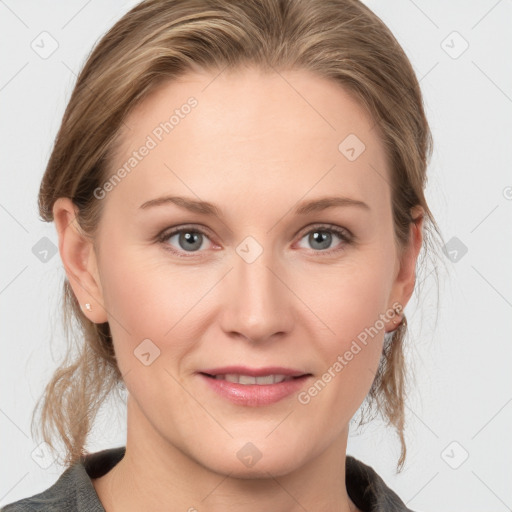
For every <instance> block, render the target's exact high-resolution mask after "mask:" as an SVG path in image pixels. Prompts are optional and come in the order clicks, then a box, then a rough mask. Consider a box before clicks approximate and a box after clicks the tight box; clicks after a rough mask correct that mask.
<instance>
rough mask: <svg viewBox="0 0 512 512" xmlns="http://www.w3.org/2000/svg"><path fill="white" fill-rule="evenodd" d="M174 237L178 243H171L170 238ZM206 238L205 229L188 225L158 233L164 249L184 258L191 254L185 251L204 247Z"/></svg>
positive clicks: (193, 250)
mask: <svg viewBox="0 0 512 512" xmlns="http://www.w3.org/2000/svg"><path fill="white" fill-rule="evenodd" d="M173 238H174V239H175V244H177V245H174V244H172V243H170V240H171V239H173ZM205 238H206V239H208V235H207V233H206V232H205V231H203V230H201V229H198V228H195V227H194V228H192V227H189V228H188V227H186V226H185V227H181V228H180V229H174V230H171V231H165V232H164V233H162V234H160V235H158V241H159V242H160V243H161V244H162V245H163V247H164V249H166V250H168V251H170V252H172V253H174V254H177V255H178V256H180V257H184V258H187V257H189V256H186V255H184V254H183V253H190V252H191V253H194V252H198V251H199V250H200V249H201V248H203V245H204V240H205Z"/></svg>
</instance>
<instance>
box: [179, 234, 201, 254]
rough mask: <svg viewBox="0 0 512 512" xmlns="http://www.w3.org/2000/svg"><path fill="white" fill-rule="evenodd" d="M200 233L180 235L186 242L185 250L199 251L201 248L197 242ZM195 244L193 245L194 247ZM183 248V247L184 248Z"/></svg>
mask: <svg viewBox="0 0 512 512" xmlns="http://www.w3.org/2000/svg"><path fill="white" fill-rule="evenodd" d="M200 235H201V233H193V232H188V233H182V236H183V238H184V239H185V240H186V242H187V243H186V244H185V245H186V248H188V249H194V250H196V249H199V248H200V247H201V241H199V243H198V242H197V241H198V239H199V236H200ZM194 244H195V245H194ZM184 248H185V247H184Z"/></svg>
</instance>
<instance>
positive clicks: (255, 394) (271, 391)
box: [197, 366, 312, 407]
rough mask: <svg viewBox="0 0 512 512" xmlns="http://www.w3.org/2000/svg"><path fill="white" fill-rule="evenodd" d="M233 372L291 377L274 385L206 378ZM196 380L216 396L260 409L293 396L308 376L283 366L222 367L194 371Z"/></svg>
mask: <svg viewBox="0 0 512 512" xmlns="http://www.w3.org/2000/svg"><path fill="white" fill-rule="evenodd" d="M229 373H236V374H242V375H251V376H253V377H260V376H263V375H269V374H279V375H286V376H289V377H294V378H293V379H292V380H287V381H283V382H279V383H276V384H237V383H234V382H228V381H226V380H220V379H215V378H212V377H210V376H208V375H214V376H215V375H225V374H229ZM197 375H198V377H199V378H200V379H201V380H202V381H203V382H204V383H205V384H206V385H207V386H208V387H209V388H210V389H211V390H213V391H214V392H215V393H216V394H218V395H220V396H221V397H223V398H225V399H227V400H229V401H230V402H232V403H234V404H236V405H242V406H246V407H261V406H264V405H270V404H273V403H276V402H279V401H280V400H283V399H284V398H286V397H288V396H290V395H292V394H294V393H297V392H298V391H299V390H300V389H301V388H302V387H303V386H304V383H305V382H306V381H307V380H308V379H309V378H310V377H311V376H312V375H311V374H310V373H305V372H302V371H300V370H294V369H290V368H283V367H277V366H273V367H267V368H247V367H242V366H226V367H223V368H215V369H210V370H204V371H200V372H197Z"/></svg>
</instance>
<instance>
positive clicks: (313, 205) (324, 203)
mask: <svg viewBox="0 0 512 512" xmlns="http://www.w3.org/2000/svg"><path fill="white" fill-rule="evenodd" d="M168 204H175V205H177V206H180V207H181V208H184V209H186V210H189V211H191V212H193V213H199V214H202V215H210V216H215V217H219V218H222V212H221V210H220V209H219V208H217V207H216V206H215V205H214V204H212V203H209V202H208V201H198V200H196V199H192V198H188V197H183V196H164V197H158V198H156V199H151V200H149V201H146V202H145V203H143V204H141V205H140V207H139V209H142V210H147V209H148V208H154V207H157V206H162V205H168ZM346 206H355V207H359V208H362V209H364V210H366V211H370V209H371V208H370V207H369V206H368V205H367V204H366V203H365V202H363V201H360V200H358V199H352V198H350V197H340V196H334V197H322V198H319V199H313V200H311V201H305V202H302V203H300V204H299V205H298V206H297V208H296V209H295V214H296V215H307V214H308V213H313V212H319V211H323V210H326V209H328V208H336V207H346Z"/></svg>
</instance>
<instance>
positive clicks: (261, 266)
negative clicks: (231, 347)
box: [221, 250, 294, 343]
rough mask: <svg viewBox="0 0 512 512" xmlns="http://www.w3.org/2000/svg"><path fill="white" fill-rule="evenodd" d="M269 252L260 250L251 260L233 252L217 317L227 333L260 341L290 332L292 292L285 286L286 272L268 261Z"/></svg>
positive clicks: (269, 259)
mask: <svg viewBox="0 0 512 512" xmlns="http://www.w3.org/2000/svg"><path fill="white" fill-rule="evenodd" d="M271 252H272V251H270V250H268V251H267V250H263V252H262V253H261V254H260V255H259V257H258V258H256V260H255V261H252V262H251V260H250V259H249V260H246V259H244V257H242V256H239V254H237V253H235V254H234V258H233V261H234V266H233V269H232V270H231V272H229V274H228V275H227V276H226V284H225V287H224V293H225V294H226V300H225V301H223V303H224V304H225V307H224V309H223V311H222V320H221V323H222V328H223V330H224V332H226V333H227V334H228V335H230V336H237V335H238V336H239V337H241V338H246V339H248V340H249V341H252V342H254V343H261V342H264V341H266V340H269V339H272V340H275V338H276V337H277V336H283V335H284V334H286V333H288V332H290V331H291V329H292V326H293V322H294V316H293V299H294V295H293V293H292V292H291V291H290V290H289V288H288V287H287V286H286V275H285V274H286V272H285V271H283V268H282V266H280V265H277V264H276V262H275V261H272V254H271Z"/></svg>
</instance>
